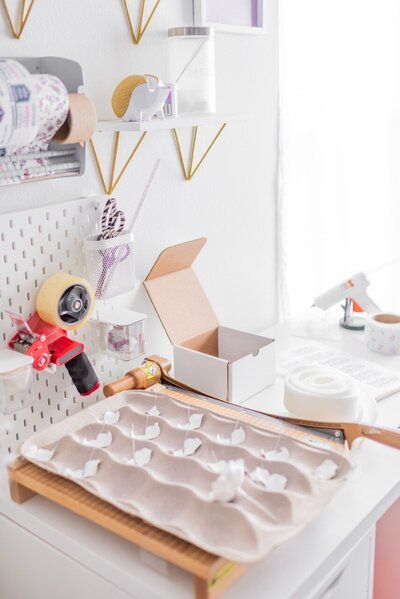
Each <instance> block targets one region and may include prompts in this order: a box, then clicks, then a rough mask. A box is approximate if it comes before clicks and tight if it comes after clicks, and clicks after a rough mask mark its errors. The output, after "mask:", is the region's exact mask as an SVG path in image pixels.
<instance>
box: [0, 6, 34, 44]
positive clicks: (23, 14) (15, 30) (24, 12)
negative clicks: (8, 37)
mask: <svg viewBox="0 0 400 599" xmlns="http://www.w3.org/2000/svg"><path fill="white" fill-rule="evenodd" d="M1 3H2V5H3V9H4V12H5V14H6V20H7V22H8V25H9V27H10V30H11V33H12V34H13V36H14V37H15V39H17V40H19V38H20V37H21V35H22V32H23V30H24V29H25V25H26V22H27V20H28V18H29V15H30V14H31V10H32V8H33V5H34V3H35V0H30V2H26V0H20V11H19V22H18V24H14V22H13V20H12V18H11V13H10V9H9V7H8V4H7V0H1Z"/></svg>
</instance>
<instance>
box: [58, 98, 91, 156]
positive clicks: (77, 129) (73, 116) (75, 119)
mask: <svg viewBox="0 0 400 599" xmlns="http://www.w3.org/2000/svg"><path fill="white" fill-rule="evenodd" d="M68 98H69V113H68V118H67V120H66V121H65V123H64V124H63V126H62V127H61V128H60V129H59V130H58V131H57V133H56V134H55V136H54V138H53V141H54V142H56V143H59V144H74V143H78V142H83V141H89V139H90V138H91V137H92V135H93V133H94V132H95V130H96V123H97V113H96V108H95V106H94V104H93V102H92V101H91V99H90V98H88V97H87V96H84V95H83V94H68Z"/></svg>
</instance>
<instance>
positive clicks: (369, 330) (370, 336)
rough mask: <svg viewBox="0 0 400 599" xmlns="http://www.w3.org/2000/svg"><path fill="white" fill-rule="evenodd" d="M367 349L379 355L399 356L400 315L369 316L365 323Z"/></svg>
mask: <svg viewBox="0 0 400 599" xmlns="http://www.w3.org/2000/svg"><path fill="white" fill-rule="evenodd" d="M365 340H366V343H367V347H368V349H371V350H372V351H376V352H378V353H380V354H389V355H390V354H392V355H396V354H400V315H398V314H371V315H369V316H367V319H366V323H365Z"/></svg>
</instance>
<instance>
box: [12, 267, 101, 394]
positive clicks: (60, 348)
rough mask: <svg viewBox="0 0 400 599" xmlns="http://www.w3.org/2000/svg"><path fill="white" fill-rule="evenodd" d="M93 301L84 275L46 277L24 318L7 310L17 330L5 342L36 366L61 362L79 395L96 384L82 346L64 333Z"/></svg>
mask: <svg viewBox="0 0 400 599" xmlns="http://www.w3.org/2000/svg"><path fill="white" fill-rule="evenodd" d="M94 304H95V297H94V292H93V289H92V287H91V285H90V283H88V282H87V281H85V279H80V278H78V277H75V276H73V275H68V274H65V273H58V274H55V275H53V276H52V277H49V278H48V279H47V281H45V282H44V283H43V285H42V286H41V287H40V289H39V292H38V294H37V297H36V312H35V313H34V314H33V316H32V317H31V318H30V319H29V320H28V321H24V320H23V319H22V318H20V317H19V316H17V315H15V314H12V313H10V312H8V315H9V316H10V318H11V320H12V322H13V323H14V325H15V326H16V327H17V329H18V332H17V333H16V335H14V337H13V338H12V339H11V341H10V342H9V346H10V347H11V349H14V350H16V351H19V352H21V353H23V354H26V355H28V356H31V357H32V358H33V360H34V361H33V364H32V366H33V367H34V368H35V369H36V370H45V369H46V368H47V369H49V368H51V365H54V366H65V367H66V369H67V370H68V373H69V375H70V377H71V379H72V381H73V383H74V385H75V387H76V388H77V390H78V392H79V393H80V395H90V394H91V393H94V392H95V391H97V389H98V388H99V387H100V381H99V379H98V378H97V375H96V373H95V371H94V370H93V367H92V365H91V363H90V362H89V360H88V358H87V356H86V354H85V353H84V349H85V346H84V345H83V343H81V342H80V341H74V340H72V339H70V338H69V337H68V336H67V331H76V330H77V329H80V328H81V327H83V326H84V325H85V324H86V323H87V322H88V320H89V318H90V316H91V314H92V312H93V309H94Z"/></svg>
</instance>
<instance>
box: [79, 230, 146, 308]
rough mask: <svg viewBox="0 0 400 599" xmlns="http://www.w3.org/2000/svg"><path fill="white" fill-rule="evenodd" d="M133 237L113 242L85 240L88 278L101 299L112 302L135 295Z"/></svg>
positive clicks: (119, 237) (117, 237) (115, 238)
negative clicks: (127, 295) (126, 294)
mask: <svg viewBox="0 0 400 599" xmlns="http://www.w3.org/2000/svg"><path fill="white" fill-rule="evenodd" d="M133 239H134V238H133V233H121V234H120V235H118V236H116V237H112V238H111V239H98V238H97V236H92V237H88V238H87V239H85V257H86V269H87V278H88V279H89V281H90V282H91V283H92V285H93V287H94V290H95V294H96V298H97V299H108V298H111V297H115V296H117V295H121V294H122V293H126V292H127V291H132V290H133V289H134V288H135V285H136V278H135V260H134V251H133Z"/></svg>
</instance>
